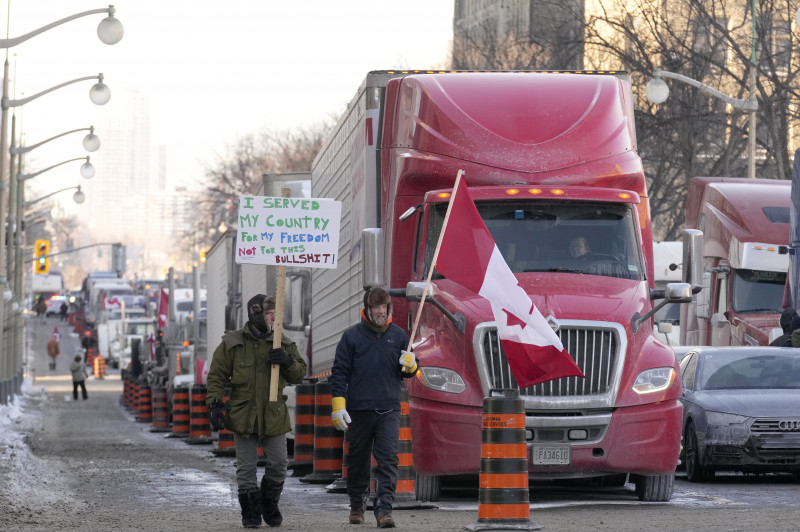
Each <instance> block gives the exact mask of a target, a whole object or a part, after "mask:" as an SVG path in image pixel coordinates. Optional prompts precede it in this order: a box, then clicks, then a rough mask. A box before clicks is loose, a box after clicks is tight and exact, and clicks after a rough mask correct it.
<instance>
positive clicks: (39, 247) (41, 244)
mask: <svg viewBox="0 0 800 532" xmlns="http://www.w3.org/2000/svg"><path fill="white" fill-rule="evenodd" d="M34 247H35V251H34V257H35V258H36V262H34V266H33V271H34V273H41V274H44V273H50V259H49V258H48V257H47V256H48V255H50V241H49V240H37V241H36V243H35V244H34Z"/></svg>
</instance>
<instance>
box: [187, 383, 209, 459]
mask: <svg viewBox="0 0 800 532" xmlns="http://www.w3.org/2000/svg"><path fill="white" fill-rule="evenodd" d="M186 443H191V444H201V443H212V440H211V421H210V420H209V418H208V406H206V386H205V384H195V385H194V386H192V397H191V399H190V401H189V438H187V439H186Z"/></svg>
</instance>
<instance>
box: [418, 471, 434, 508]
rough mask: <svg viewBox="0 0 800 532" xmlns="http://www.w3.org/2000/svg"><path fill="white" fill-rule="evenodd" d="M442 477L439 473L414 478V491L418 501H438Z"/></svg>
mask: <svg viewBox="0 0 800 532" xmlns="http://www.w3.org/2000/svg"><path fill="white" fill-rule="evenodd" d="M440 490H441V477H440V476H439V475H420V474H419V473H417V475H416V478H415V479H414V491H415V492H416V493H415V495H416V497H417V500H418V501H431V502H436V501H438V500H439V493H440Z"/></svg>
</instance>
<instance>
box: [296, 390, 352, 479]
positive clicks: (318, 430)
mask: <svg viewBox="0 0 800 532" xmlns="http://www.w3.org/2000/svg"><path fill="white" fill-rule="evenodd" d="M331 397H332V395H331V385H330V383H328V382H318V383H316V384H315V385H314V470H313V471H312V472H311V473H309V474H308V475H306V476H305V477H303V479H302V481H303V482H317V483H324V484H328V483H330V482H333V481H334V480H335V479H337V478H339V477H340V476H341V474H342V459H343V455H344V451H343V448H344V435H343V434H342V432H341V431H339V430H337V429H336V427H334V426H333V422H332V421H331V413H332V411H333V409H332V407H331Z"/></svg>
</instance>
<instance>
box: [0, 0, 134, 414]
mask: <svg viewBox="0 0 800 532" xmlns="http://www.w3.org/2000/svg"><path fill="white" fill-rule="evenodd" d="M98 13H107V14H108V16H107V17H106V18H105V19H103V20H102V21H101V22H100V24H99V25H98V26H97V36H98V38H99V39H100V40H101V41H102V42H103V43H105V44H109V45H112V44H116V43H118V42H119V41H120V40H121V39H122V37H123V35H124V33H125V32H124V29H123V27H122V24H121V23H120V22H119V20H117V19H116V17H115V16H114V14H115V13H116V10H115V9H114V6H113V5H109V6H108V8H103V9H92V10H89V11H83V12H80V13H76V14H74V15H71V16H69V17H65V18H62V19H60V20H57V21H55V22H53V23H50V24H48V25H46V26H42V27H41V28H38V29H36V30H33V31H31V32H29V33H26V34H25V35H21V36H19V37H15V38H8V39H0V48H5V49H6V58H5V63H4V66H3V87H2V88H3V93H2V114H1V116H0V221H5V219H6V215H5V211H4V208H5V203H6V201H5V189H6V187H7V185H8V183H9V177H10V174H7V172H8V164H7V160H6V157H7V156H8V149H9V147H8V108H9V107H12V106H13V105H11V103H12V102H11V101H9V99H8V48H11V47H14V46H16V45H18V44H20V43H23V42H25V41H27V40H28V39H30V38H32V37H35V36H37V35H40V34H42V33H44V32H46V31H48V30H49V29H52V28H54V27H56V26H60V25H61V24H64V23H66V22H69V21H71V20H75V19H78V18H81V17H85V16H88V15H94V14H98ZM74 81H80V80H74ZM99 85H100V86H99V87H96V89H95V87H93V91H92V92H91V93H90V97H91V98H92V101H94V102H95V103H98V104H100V105H102V103H106V102H107V101H108V98H110V93H109V92H108V87H106V86H105V85H103V84H102V75H101V78H100V83H99ZM62 86H64V84H62V85H60V86H59V87H62ZM55 88H58V87H54V88H53V89H51V90H55ZM46 92H49V91H46ZM42 94H45V93H40V94H38V95H35V96H33V97H31V98H27V99H25V100H24V101H21V102H17V103H16V105H22V103H25V102H27V101H30V100H32V99H34V98H36V97H38V96H41V95H42ZM103 100H104V101H103ZM101 102H102V103H101ZM5 248H6V238H5V231H0V290H2V291H3V292H4V293H5V288H6V285H7V284H8V283H7V274H8V271H7V269H6V257H5ZM3 323H5V304H2V303H0V324H3ZM5 343H6V342H5V336H4V334H3V333H2V331H0V404H6V403H7V402H8V400H9V398H10V397H11V395H12V394H13V393H19V392H20V390H21V383H22V361H21V360H19V361H18V362H19V365H18V366H13V364H14V361H12V360H11V357H10V355H9V354H8V353H7V350H6V349H5ZM4 362H5V363H4ZM18 369H19V373H17V370H18Z"/></svg>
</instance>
